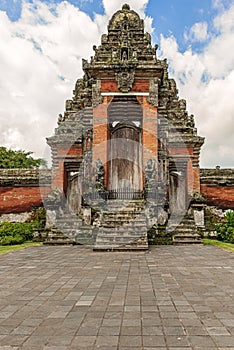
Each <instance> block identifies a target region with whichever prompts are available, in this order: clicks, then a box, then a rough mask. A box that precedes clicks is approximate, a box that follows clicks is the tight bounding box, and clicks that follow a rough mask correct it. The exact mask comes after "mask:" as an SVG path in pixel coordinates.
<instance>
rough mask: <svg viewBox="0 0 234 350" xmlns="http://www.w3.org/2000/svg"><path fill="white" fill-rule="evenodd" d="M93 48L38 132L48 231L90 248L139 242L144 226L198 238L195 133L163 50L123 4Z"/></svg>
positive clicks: (151, 231)
mask: <svg viewBox="0 0 234 350" xmlns="http://www.w3.org/2000/svg"><path fill="white" fill-rule="evenodd" d="M93 49H94V55H93V57H91V59H90V60H89V61H88V60H84V59H83V71H84V75H83V77H82V78H80V79H78V80H77V82H76V85H75V89H74V91H73V98H72V99H71V100H67V101H66V110H65V112H64V115H60V116H59V119H58V127H57V128H56V129H55V133H54V135H53V136H51V137H49V138H48V139H47V142H48V144H49V146H50V147H51V152H52V160H53V165H52V192H51V194H50V195H49V196H48V197H47V199H46V201H45V202H46V206H47V209H48V212H49V213H50V214H51V216H52V217H53V219H54V224H55V226H56V230H54V235H57V236H59V235H60V236H61V237H62V235H63V236H64V237H67V238H68V239H69V240H71V241H74V242H76V243H80V244H88V245H93V247H94V249H95V250H118V249H136V250H138V249H140V250H141V249H142V250H144V249H147V248H148V240H149V237H150V235H151V236H152V235H153V236H154V237H161V239H167V240H169V241H172V242H175V243H177V242H178V243H180V242H187V243H189V242H190V243H198V242H200V238H199V237H200V236H199V234H198V227H199V226H200V227H202V226H203V211H202V201H201V200H200V199H201V196H200V169H199V155H200V149H201V146H202V145H203V143H204V138H203V137H200V136H199V135H197V129H196V127H195V122H194V117H193V115H188V113H187V111H186V101H185V100H182V99H180V98H179V96H178V90H177V87H176V82H175V81H174V80H173V79H171V78H170V77H169V75H168V64H167V61H166V59H164V60H160V59H158V58H157V45H155V46H152V44H151V36H150V34H149V33H146V32H145V31H144V21H143V20H142V19H141V18H140V17H139V15H138V14H137V13H136V12H134V11H133V10H131V9H130V7H129V5H127V4H125V5H124V6H123V7H122V9H121V10H120V11H117V12H116V13H115V14H114V15H113V17H112V18H111V20H110V22H109V25H108V34H103V35H102V37H101V44H100V46H98V47H96V46H94V47H93ZM60 236H59V237H60Z"/></svg>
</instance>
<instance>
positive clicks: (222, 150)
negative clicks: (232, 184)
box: [161, 5, 234, 167]
mask: <svg viewBox="0 0 234 350" xmlns="http://www.w3.org/2000/svg"><path fill="white" fill-rule="evenodd" d="M233 11H234V5H233V6H232V7H230V8H229V9H228V10H226V11H224V12H222V13H221V14H219V15H218V16H217V17H216V18H215V20H214V28H215V29H217V28H218V29H219V33H218V34H217V35H216V36H214V37H211V39H210V42H209V44H207V46H206V47H205V48H204V52H202V53H200V54H198V53H194V52H193V51H192V49H191V48H190V49H188V50H187V51H185V52H184V53H181V52H180V51H179V48H178V44H177V42H176V39H175V38H174V37H169V38H164V37H163V36H162V37H161V53H162V54H163V56H164V57H168V59H169V61H170V67H171V70H172V74H171V75H172V76H174V77H175V79H176V81H177V83H178V87H179V94H180V97H181V98H185V99H186V100H187V102H188V109H189V112H190V113H194V114H195V119H196V122H197V126H198V130H199V133H200V135H201V136H205V137H206V142H205V145H204V146H203V148H202V157H201V160H202V165H203V166H211V167H213V166H215V165H216V164H220V165H222V166H226V167H233V148H234V141H233V135H234V122H233V121H234V98H233V96H234V26H233V23H232V21H231V18H233V13H234V12H233Z"/></svg>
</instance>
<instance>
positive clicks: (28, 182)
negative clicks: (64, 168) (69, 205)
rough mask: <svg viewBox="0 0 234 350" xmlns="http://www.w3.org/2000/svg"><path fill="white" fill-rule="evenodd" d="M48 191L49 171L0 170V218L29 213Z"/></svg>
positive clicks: (39, 203) (39, 204) (49, 182)
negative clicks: (12, 214) (7, 215)
mask: <svg viewBox="0 0 234 350" xmlns="http://www.w3.org/2000/svg"><path fill="white" fill-rule="evenodd" d="M50 190H51V171H50V170H39V169H0V216H1V215H3V214H10V213H25V212H30V211H31V210H32V209H33V208H36V207H39V206H41V205H42V202H43V199H44V198H45V197H46V196H47V194H48V193H49V192H50Z"/></svg>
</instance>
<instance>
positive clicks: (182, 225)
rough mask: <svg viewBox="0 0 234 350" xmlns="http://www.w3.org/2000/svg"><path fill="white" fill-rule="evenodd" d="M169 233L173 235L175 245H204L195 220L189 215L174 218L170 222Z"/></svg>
mask: <svg viewBox="0 0 234 350" xmlns="http://www.w3.org/2000/svg"><path fill="white" fill-rule="evenodd" d="M167 233H169V234H171V235H172V239H173V243H174V244H200V243H202V241H201V236H200V235H199V233H198V230H197V227H196V225H195V222H194V219H193V217H191V216H189V215H185V216H181V217H179V216H174V217H173V216H172V217H171V218H170V220H169V225H168V228H167Z"/></svg>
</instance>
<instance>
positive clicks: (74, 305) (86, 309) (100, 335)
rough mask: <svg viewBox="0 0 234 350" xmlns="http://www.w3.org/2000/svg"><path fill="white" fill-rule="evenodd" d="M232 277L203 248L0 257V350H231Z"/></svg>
mask: <svg viewBox="0 0 234 350" xmlns="http://www.w3.org/2000/svg"><path fill="white" fill-rule="evenodd" d="M2 266H6V268H3V269H2V268H1V267H2ZM17 266H19V267H20V268H17ZM32 267H33V268H32ZM6 269H7V270H6ZM233 271H234V259H233V255H232V254H231V253H228V252H225V251H223V250H219V249H214V248H212V247H205V246H160V247H151V249H150V252H147V253H145V252H138V253H134V254H133V253H130V252H118V253H93V251H92V250H91V249H87V248H85V249H84V248H83V247H79V246H76V247H62V246H60V247H58V246H55V247H46V246H45V247H39V248H37V247H31V248H27V249H25V250H24V251H23V252H22V251H16V252H14V253H12V254H7V255H5V256H0V285H1V289H0V300H1V305H0V350H12V349H13V350H55V349H56V350H65V349H67V350H77V349H79V350H83V349H85V350H87V349H88V350H93V349H99V350H126V349H131V348H132V349H134V350H140V349H141V350H142V349H143V350H155V349H156V350H234V345H233V344H234V305H233V290H234V279H233V278H230V277H232V275H233ZM230 274H232V275H230Z"/></svg>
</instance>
